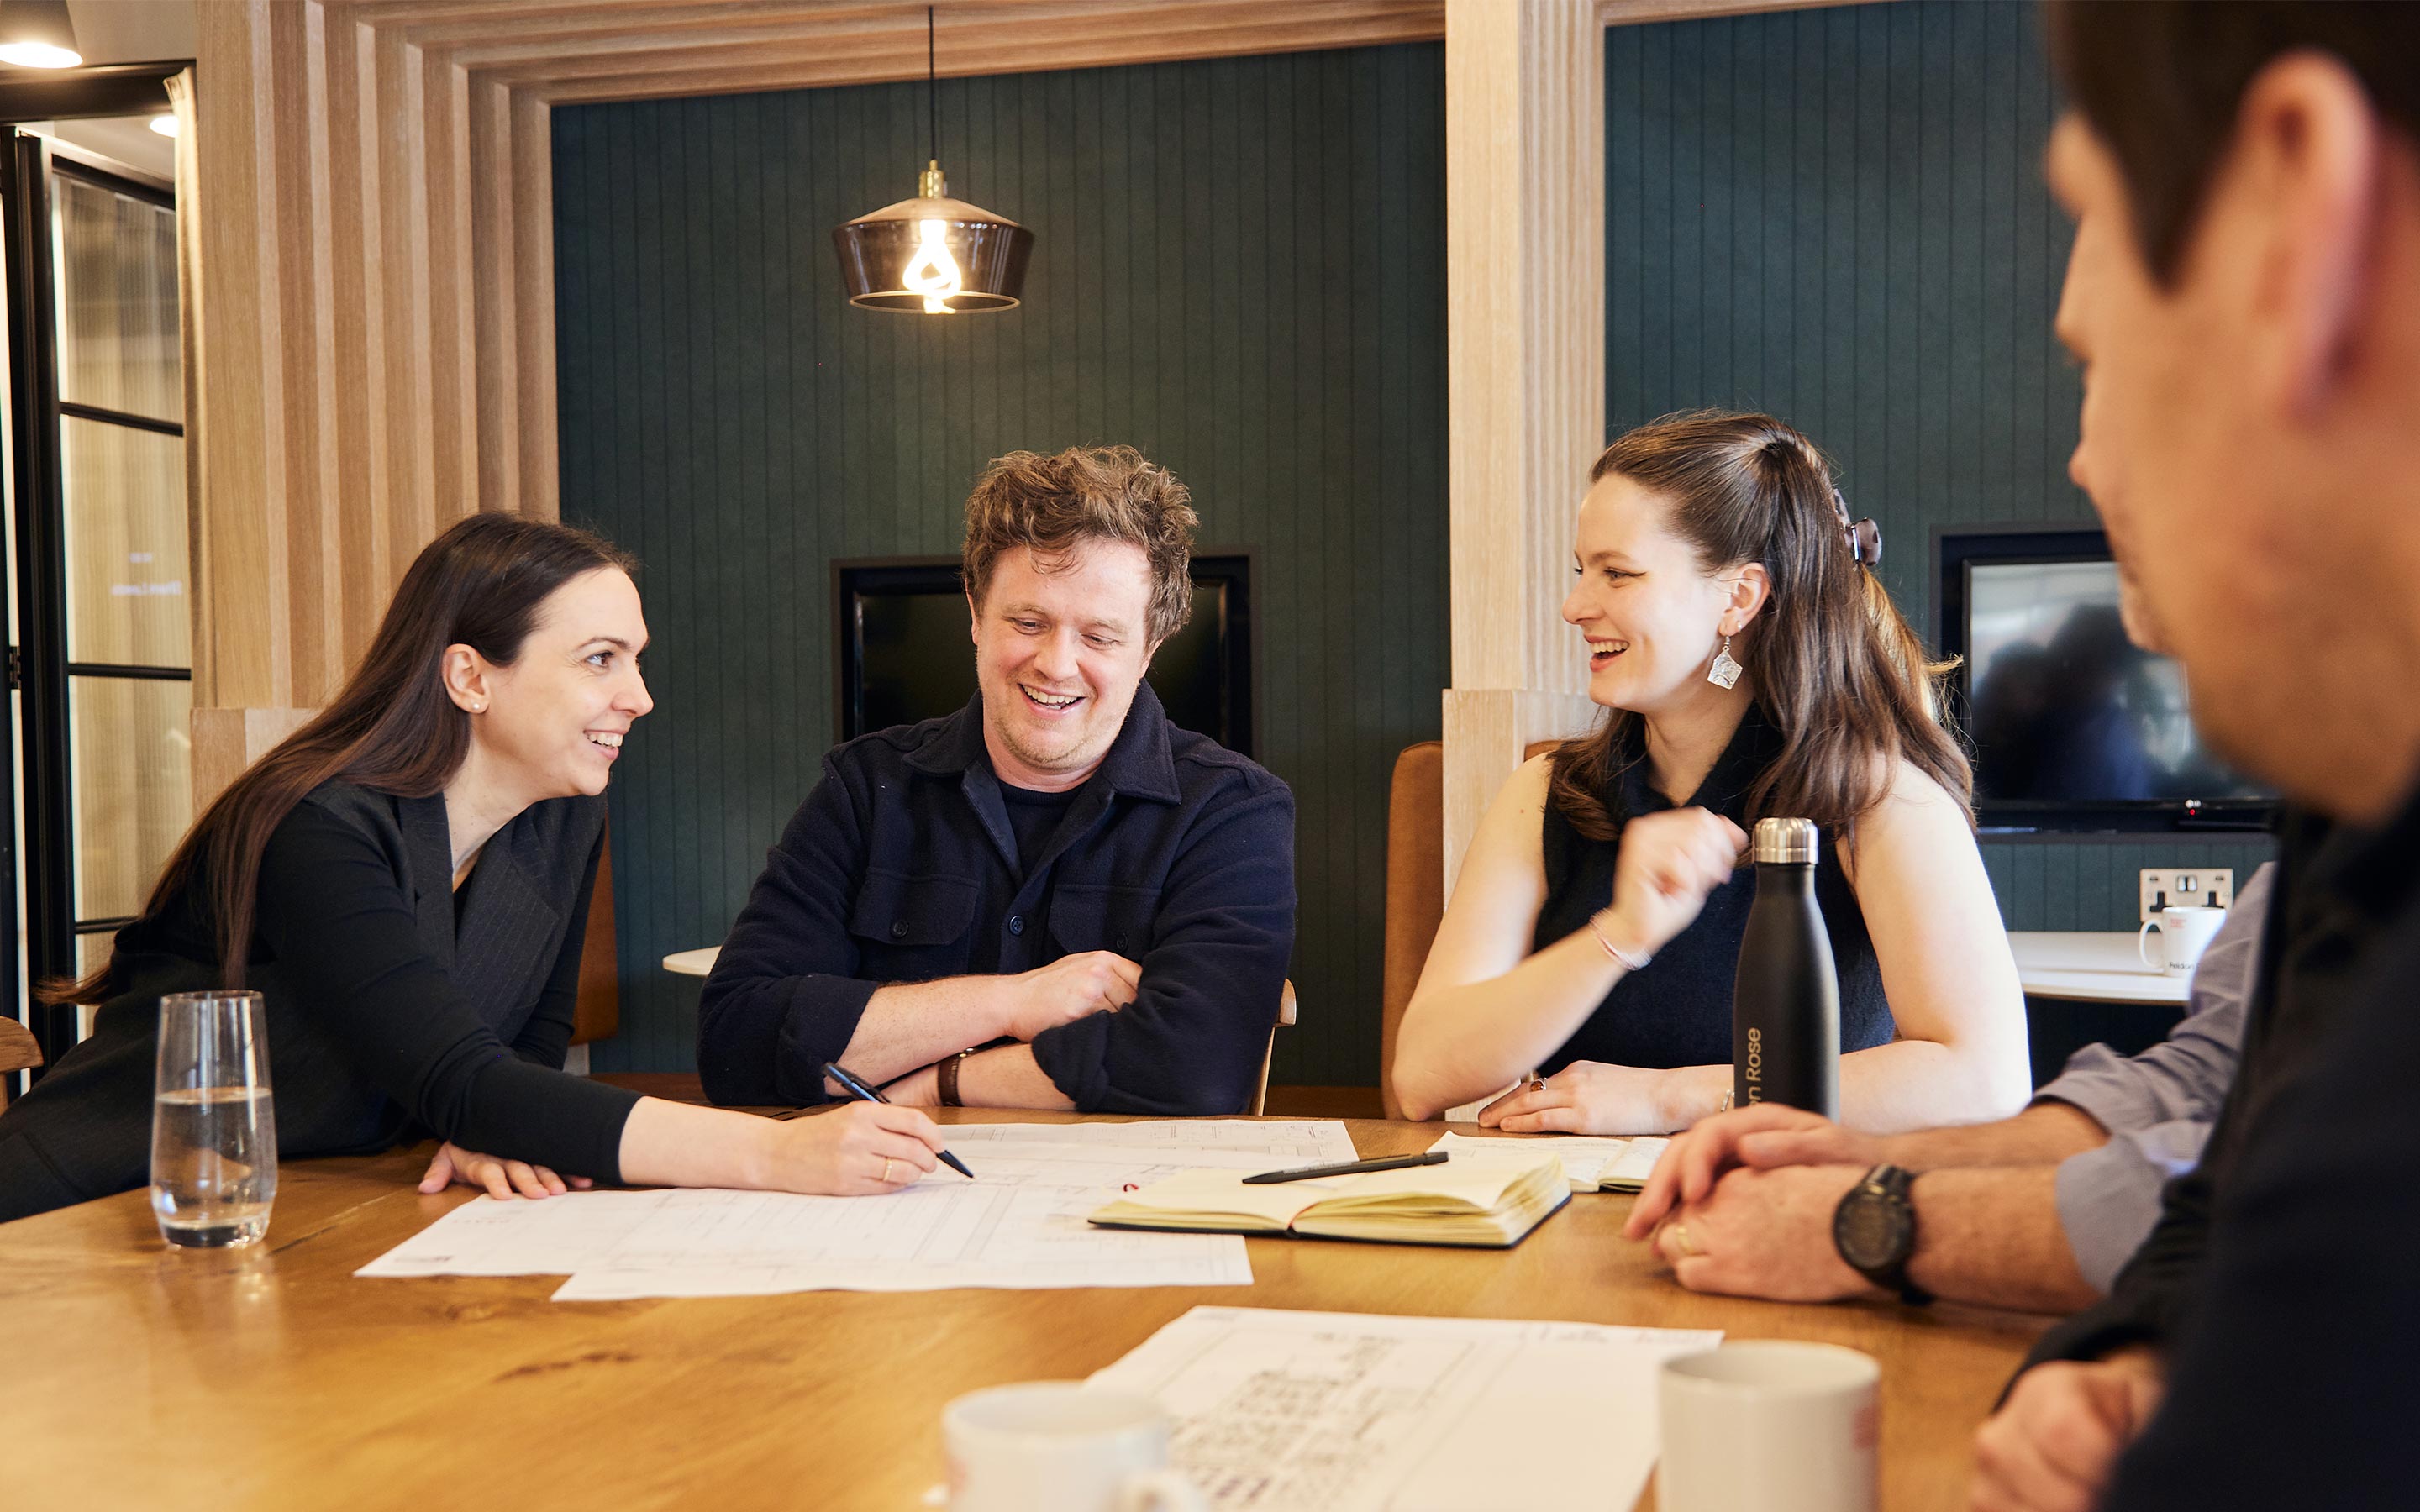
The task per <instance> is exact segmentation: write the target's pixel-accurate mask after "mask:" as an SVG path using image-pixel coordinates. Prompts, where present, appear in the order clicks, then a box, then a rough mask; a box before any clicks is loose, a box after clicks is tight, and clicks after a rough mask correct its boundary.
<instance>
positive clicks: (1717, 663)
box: [1706, 636, 1746, 687]
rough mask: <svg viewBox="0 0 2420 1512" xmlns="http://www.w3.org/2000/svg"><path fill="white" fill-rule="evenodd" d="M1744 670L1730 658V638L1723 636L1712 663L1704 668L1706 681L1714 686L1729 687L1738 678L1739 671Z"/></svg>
mask: <svg viewBox="0 0 2420 1512" xmlns="http://www.w3.org/2000/svg"><path fill="white" fill-rule="evenodd" d="M1743 671H1746V669H1745V668H1744V667H1742V666H1741V665H1740V664H1739V663H1738V662H1737V661H1736V660H1734V659H1732V656H1731V638H1730V636H1725V637H1723V646H1722V649H1721V650H1720V651H1717V652H1715V653H1714V665H1713V666H1711V667H1709V668H1707V669H1706V681H1707V682H1709V683H1712V684H1714V686H1715V687H1730V686H1731V685H1732V684H1734V683H1736V682H1738V681H1739V680H1740V673H1741V672H1743Z"/></svg>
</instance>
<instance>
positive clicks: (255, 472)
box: [194, 0, 555, 800]
mask: <svg viewBox="0 0 2420 1512" xmlns="http://www.w3.org/2000/svg"><path fill="white" fill-rule="evenodd" d="M195 19H196V24H197V40H198V51H199V57H198V59H197V68H196V74H197V77H198V78H199V80H200V87H199V100H198V106H197V112H196V114H197V116H198V134H199V139H200V140H199V147H198V156H199V158H200V160H201V162H204V163H206V164H208V170H207V173H206V175H205V176H203V177H201V178H200V182H199V184H198V185H197V186H196V187H195V189H194V198H195V200H196V204H195V206H194V209H195V212H196V215H195V219H196V224H198V225H199V227H200V237H201V246H200V249H199V256H198V263H199V282H200V287H199V288H198V289H197V290H195V291H194V297H195V299H196V301H197V320H198V322H199V324H200V325H201V328H202V329H203V330H204V331H205V332H206V333H207V334H206V337H205V339H204V340H203V341H202V342H201V343H200V354H199V357H198V360H197V361H198V364H199V365H200V367H201V369H202V371H201V372H200V373H199V374H198V375H197V382H196V385H195V387H196V390H197V392H198V393H199V394H200V401H199V402H200V408H201V410H202V414H201V415H200V417H199V421H200V423H199V424H198V425H197V427H196V430H197V434H198V437H199V439H200V444H199V447H198V455H197V456H196V458H195V461H194V471H195V475H196V478H197V480H198V484H199V486H198V487H197V489H196V498H195V501H194V512H195V538H196V540H197V541H199V542H202V543H205V549H206V550H207V552H208V553H209V564H208V569H207V570H208V572H209V579H208V581H209V583H210V585H211V588H210V592H209V594H207V602H208V604H209V609H207V610H206V612H205V614H204V616H203V619H204V623H203V624H202V625H200V627H199V643H198V644H197V645H196V648H195V667H194V674H195V687H194V695H195V696H194V703H195V708H196V715H195V736H196V745H197V750H196V758H197V771H196V786H197V789H198V790H199V791H198V794H197V796H199V797H201V798H202V799H204V800H207V798H208V797H209V795H211V794H212V793H214V792H216V791H217V789H218V788H219V787H220V786H222V785H223V784H224V783H225V780H226V779H227V778H229V777H231V776H232V775H233V774H234V772H235V771H236V770H239V769H240V767H241V765H242V764H243V762H244V761H245V760H248V759H249V758H250V757H251V756H253V755H256V754H257V753H258V751H259V749H260V748H263V743H264V741H266V740H270V739H273V738H274V737H275V735H276V734H277V733H283V730H284V729H285V728H287V727H290V724H291V722H292V717H291V716H292V714H293V713H294V712H295V711H302V710H307V709H309V708H312V707H314V706H316V705H318V703H320V702H323V701H324V700H325V699H326V698H327V697H328V695H329V694H330V693H332V692H333V691H334V688H335V686H336V684H337V683H338V682H339V681H340V680H341V678H342V677H343V675H344V672H345V671H346V669H347V665H348V663H349V660H350V659H351V657H352V656H355V655H357V654H358V653H359V652H360V651H361V649H362V648H363V647H364V645H365V644H366V642H367V640H368V638H369V635H370V632H371V630H372V629H373V628H374V627H375V625H376V623H377V619H378V616H379V614H380V611H381V610H382V609H383V608H384V607H385V604H386V600H387V598H388V596H389V594H391V593H392V592H393V591H394V588H395V585H396V581H397V580H399V579H400V578H401V576H402V573H403V569H404V568H405V566H407V565H408V564H409V563H410V562H411V558H412V556H413V555H414V554H415V553H417V552H418V550H419V549H420V548H421V547H422V546H423V545H425V544H426V543H427V540H428V539H429V537H430V536H431V535H433V534H435V533H436V532H437V531H438V530H439V529H441V528H442V526H443V525H445V524H446V523H448V522H450V521H451V520H453V519H456V518H458V517H461V516H463V515H466V514H469V513H471V512H472V511H473V510H474V509H476V508H478V507H479V505H480V503H481V502H482V501H483V500H484V501H486V502H487V504H488V505H489V507H518V508H523V509H529V510H533V511H535V512H537V513H541V514H551V512H552V509H553V501H554V491H555V480H554V466H553V434H554V415H553V406H552V402H551V398H552V383H551V378H552V373H551V363H515V362H512V361H510V360H509V359H510V357H511V355H512V354H514V353H517V352H519V351H522V350H530V349H533V347H532V343H534V342H535V341H537V340H540V339H543V338H544V337H545V335H546V334H547V333H548V332H551V309H546V310H537V311H533V310H530V309H528V308H526V305H527V304H528V303H529V302H530V300H529V297H530V296H531V295H532V294H543V293H544V291H545V275H544V262H543V259H544V257H545V255H547V251H548V249H549V241H548V237H547V234H546V227H547V224H548V222H547V185H546V176H545V168H546V163H547V156H546V142H547V129H548V128H547V116H546V111H547V107H546V106H545V105H544V103H543V102H540V101H536V100H526V99H511V100H504V102H503V103H501V104H500V103H498V101H497V100H495V99H494V98H493V96H494V94H495V93H500V92H501V91H500V90H498V89H497V86H493V85H489V86H485V87H484V88H483V89H482V91H481V94H480V98H479V100H477V101H476V103H477V104H479V105H480V106H481V107H482V108H481V109H480V110H478V111H477V112H476V113H475V114H474V111H473V104H474V100H473V89H472V85H471V81H470V79H469V76H468V75H467V74H466V72H465V70H464V69H461V68H460V67H458V66H457V65H455V64H453V63H451V62H448V61H446V60H445V59H443V58H442V57H439V56H434V55H429V54H424V52H423V50H422V49H420V48H418V47H416V46H413V45H411V44H410V43H409V42H407V41H405V40H403V39H400V38H399V37H397V36H396V35H395V34H393V33H392V32H380V31H378V30H376V29H374V28H372V27H371V26H369V25H366V24H365V23H362V22H361V21H360V20H358V19H355V18H354V17H353V16H351V15H350V14H349V13H348V12H345V11H342V10H331V9H329V8H325V7H323V6H321V5H320V4H318V0H299V3H298V0H213V3H212V4H210V5H206V6H202V7H199V8H197V9H196V11H195ZM533 250H535V255H536V256H537V258H538V264H537V266H536V267H535V268H534V269H532V270H529V271H528V272H527V273H526V274H524V273H523V272H522V266H523V264H524V263H525V261H526V260H527V259H529V258H530V256H531V255H532V253H533ZM491 275H492V276H491ZM537 302H538V303H541V304H543V303H544V302H545V301H544V300H543V299H540V300H539V301H537ZM483 358H484V361H483V360H482V359H483ZM538 370H543V371H542V374H541V373H540V372H539V371H538Z"/></svg>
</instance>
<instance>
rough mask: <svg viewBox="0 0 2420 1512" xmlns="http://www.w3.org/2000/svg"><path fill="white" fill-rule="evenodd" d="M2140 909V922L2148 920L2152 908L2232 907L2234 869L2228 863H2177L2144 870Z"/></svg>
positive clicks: (2233, 902)
mask: <svg viewBox="0 0 2420 1512" xmlns="http://www.w3.org/2000/svg"><path fill="white" fill-rule="evenodd" d="M2142 877H2143V908H2142V914H2141V916H2140V918H2138V919H2137V922H2139V923H2145V924H2148V923H2149V922H2150V921H2151V910H2152V909H2154V908H2163V907H2164V908H2182V907H2187V906H2190V905H2192V904H2195V903H2200V904H2204V905H2208V904H2212V903H2215V904H2216V905H2217V906H2219V907H2221V908H2232V907H2234V906H2235V869H2234V868H2233V867H2228V866H2180V867H2176V868H2173V869H2169V870H2165V871H2159V870H2151V869H2146V870H2145V871H2144V872H2143V873H2142Z"/></svg>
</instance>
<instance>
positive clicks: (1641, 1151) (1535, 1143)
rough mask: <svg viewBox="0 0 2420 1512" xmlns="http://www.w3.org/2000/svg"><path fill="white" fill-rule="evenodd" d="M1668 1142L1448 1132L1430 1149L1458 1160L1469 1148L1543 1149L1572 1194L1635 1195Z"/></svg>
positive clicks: (1643, 1137)
mask: <svg viewBox="0 0 2420 1512" xmlns="http://www.w3.org/2000/svg"><path fill="white" fill-rule="evenodd" d="M1671 1142H1672V1141H1670V1140H1669V1139H1666V1138H1663V1137H1661V1136H1660V1135H1655V1134H1641V1135H1639V1136H1638V1137H1637V1138H1635V1139H1613V1138H1599V1137H1597V1136H1595V1135H1591V1134H1545V1135H1541V1136H1539V1137H1537V1138H1534V1139H1512V1138H1507V1137H1505V1136H1503V1135H1501V1134H1496V1135H1473V1134H1453V1133H1451V1132H1448V1133H1446V1134H1442V1135H1439V1136H1438V1138H1437V1142H1436V1143H1435V1144H1434V1145H1431V1146H1430V1147H1429V1148H1430V1149H1448V1150H1451V1151H1453V1152H1454V1158H1455V1159H1456V1160H1460V1159H1461V1158H1462V1152H1463V1151H1464V1150H1466V1149H1470V1148H1471V1147H1472V1146H1473V1145H1478V1146H1481V1147H1482V1148H1484V1147H1490V1146H1494V1147H1499V1148H1500V1147H1502V1146H1507V1145H1520V1146H1523V1147H1525V1148H1532V1149H1544V1150H1546V1151H1548V1152H1549V1153H1551V1154H1554V1155H1556V1156H1558V1157H1559V1158H1560V1159H1561V1161H1562V1163H1563V1174H1564V1175H1565V1176H1567V1177H1569V1178H1571V1182H1572V1190H1573V1191H1575V1192H1636V1191H1637V1190H1638V1189H1639V1188H1640V1187H1642V1186H1645V1185H1646V1184H1647V1178H1648V1176H1649V1175H1650V1174H1651V1173H1652V1171H1653V1170H1654V1169H1655V1163H1656V1162H1657V1161H1658V1160H1660V1159H1662V1158H1663V1155H1664V1147H1665V1146H1667V1145H1668V1144H1670V1143H1671Z"/></svg>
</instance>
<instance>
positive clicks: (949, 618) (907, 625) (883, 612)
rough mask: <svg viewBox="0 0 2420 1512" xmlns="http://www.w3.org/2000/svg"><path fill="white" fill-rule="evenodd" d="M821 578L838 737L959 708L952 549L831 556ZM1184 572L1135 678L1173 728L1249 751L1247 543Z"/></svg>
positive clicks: (964, 636)
mask: <svg viewBox="0 0 2420 1512" xmlns="http://www.w3.org/2000/svg"><path fill="white" fill-rule="evenodd" d="M832 577H833V584H832V589H833V591H832V603H833V605H834V606H835V608H836V609H837V618H838V621H839V623H838V625H837V626H836V633H835V635H834V636H833V638H832V644H833V646H834V647H835V648H836V649H837V653H838V658H839V667H838V675H837V676H836V677H835V678H834V679H833V686H834V687H836V688H838V690H839V694H840V709H839V717H838V718H837V720H836V721H835V728H836V729H837V730H838V731H839V734H840V738H841V739H843V740H853V739H855V738H856V737H858V736H859V735H861V734H865V733H869V732H871V731H876V730H886V729H889V728H890V727H891V726H892V725H896V724H913V723H915V722H916V721H917V720H919V719H931V718H936V717H939V716H941V715H945V714H954V713H955V712H956V711H958V710H959V709H962V708H964V707H965V706H966V702H967V700H969V699H970V698H972V697H974V692H975V654H974V647H973V645H972V644H971V643H970V640H969V636H968V629H969V626H968V619H967V597H966V591H965V589H964V588H963V587H962V586H961V584H960V580H959V578H958V559H957V558H955V557H886V558H883V559H881V560H878V561H862V562H835V563H832ZM1192 579H1193V614H1192V617H1191V618H1190V619H1188V620H1187V621H1186V622H1185V627H1184V628H1183V629H1181V630H1179V631H1177V632H1176V633H1175V634H1174V635H1172V636H1170V637H1169V638H1168V643H1167V644H1165V645H1163V646H1161V647H1160V648H1159V650H1158V652H1157V653H1156V655H1155V656H1153V657H1152V659H1151V671H1150V672H1149V673H1148V674H1147V676H1146V679H1145V680H1146V681H1148V682H1149V683H1150V684H1151V687H1152V691H1154V692H1155V693H1157V694H1158V695H1159V702H1161V704H1162V705H1164V706H1165V707H1166V708H1167V710H1168V717H1169V718H1170V719H1171V721H1173V722H1174V723H1175V724H1176V726H1177V728H1179V729H1181V730H1191V731H1194V732H1196V733H1201V734H1205V735H1208V736H1209V737H1210V738H1211V739H1213V740H1215V741H1217V742H1218V744H1220V745H1222V746H1224V747H1226V748H1228V749H1230V750H1233V751H1237V752H1240V753H1242V754H1243V755H1246V756H1250V755H1253V754H1254V753H1255V749H1256V748H1257V747H1258V745H1259V741H1258V738H1257V735H1258V729H1257V727H1256V726H1255V724H1254V723H1253V705H1252V667H1253V661H1252V556H1251V553H1250V552H1249V551H1219V552H1203V553H1197V554H1196V555H1195V556H1194V558H1193V565H1192Z"/></svg>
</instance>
